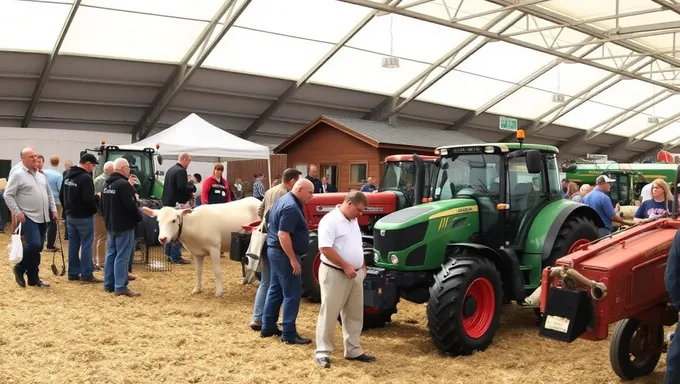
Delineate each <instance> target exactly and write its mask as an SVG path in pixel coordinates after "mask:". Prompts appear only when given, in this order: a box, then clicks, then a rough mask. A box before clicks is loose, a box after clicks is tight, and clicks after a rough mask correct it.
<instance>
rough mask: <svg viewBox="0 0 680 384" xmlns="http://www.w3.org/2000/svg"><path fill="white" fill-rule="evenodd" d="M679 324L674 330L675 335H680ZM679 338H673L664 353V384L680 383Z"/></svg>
mask: <svg viewBox="0 0 680 384" xmlns="http://www.w3.org/2000/svg"><path fill="white" fill-rule="evenodd" d="M678 330H680V324H679V325H677V326H676V328H675V335H676V336H677V335H680V332H678ZM678 343H680V338H677V337H674V338H673V341H671V345H670V346H669V347H668V352H666V378H665V379H664V383H665V384H676V383H680V344H678Z"/></svg>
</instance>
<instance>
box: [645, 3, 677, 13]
mask: <svg viewBox="0 0 680 384" xmlns="http://www.w3.org/2000/svg"><path fill="white" fill-rule="evenodd" d="M652 2H654V3H657V4H659V5H660V6H661V7H663V8H664V9H667V10H669V11H673V12H675V13H677V14H678V15H680V5H678V4H674V3H669V2H668V1H666V0H652Z"/></svg>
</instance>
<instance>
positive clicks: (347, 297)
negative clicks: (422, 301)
mask: <svg viewBox="0 0 680 384" xmlns="http://www.w3.org/2000/svg"><path fill="white" fill-rule="evenodd" d="M367 204H368V202H367V200H366V196H365V195H364V194H363V193H362V192H359V191H352V192H350V193H349V194H348V195H347V197H345V201H344V202H343V203H342V205H340V206H338V207H336V208H335V209H334V210H333V211H331V212H329V213H328V214H327V215H326V216H324V217H323V218H322V219H321V221H320V222H319V231H318V233H319V251H320V252H321V266H320V267H319V285H320V288H321V308H320V309H319V320H318V321H317V323H316V363H317V364H318V365H319V366H321V367H323V368H330V366H331V362H330V356H331V353H332V352H333V339H334V337H335V336H334V335H335V324H336V322H337V319H338V314H339V315H340V318H341V320H342V338H343V344H344V349H345V353H344V357H345V359H347V360H358V361H361V362H364V363H370V362H373V361H375V357H373V356H371V355H367V354H365V353H364V351H363V349H362V348H361V346H360V345H359V335H360V334H361V329H362V327H363V323H364V287H363V284H364V278H365V277H366V264H365V263H364V250H363V247H362V242H361V230H360V229H359V223H358V222H357V217H358V216H359V215H361V213H362V212H363V210H364V208H365V207H366V205H367Z"/></svg>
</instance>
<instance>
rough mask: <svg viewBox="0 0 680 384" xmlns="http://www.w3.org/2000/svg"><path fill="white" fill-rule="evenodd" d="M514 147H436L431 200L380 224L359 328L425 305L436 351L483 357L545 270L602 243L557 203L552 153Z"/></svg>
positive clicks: (587, 223) (596, 222)
mask: <svg viewBox="0 0 680 384" xmlns="http://www.w3.org/2000/svg"><path fill="white" fill-rule="evenodd" d="M517 136H518V143H496V144H478V145H459V146H446V147H440V148H438V149H437V150H436V154H437V155H439V173H438V176H437V179H436V182H435V183H434V184H433V191H432V192H433V193H432V194H431V196H432V197H433V201H432V202H430V203H425V204H420V205H417V206H413V207H409V208H405V209H402V210H400V211H397V212H394V213H392V214H390V215H387V216H385V217H383V218H382V219H380V220H379V221H377V222H376V224H375V226H374V232H373V241H374V243H373V251H374V261H375V264H374V266H370V267H369V269H368V273H367V276H366V279H365V280H364V306H365V309H364V329H368V328H373V327H381V326H384V325H385V324H386V323H387V322H389V321H391V316H392V314H394V313H396V311H397V304H398V302H399V300H400V299H404V300H407V301H411V302H414V303H420V304H422V303H427V319H428V324H427V326H428V329H429V333H430V336H431V337H432V340H433V342H434V344H435V345H436V346H437V348H439V349H440V350H441V351H443V352H445V353H449V354H453V355H460V354H470V353H472V352H473V351H475V350H485V349H486V348H487V347H488V346H489V345H490V344H491V342H492V340H493V337H494V334H495V333H496V330H497V328H498V326H499V319H500V314H501V310H502V308H503V305H504V304H507V303H510V302H511V301H515V302H517V303H518V304H519V305H523V306H526V307H528V308H532V309H534V310H535V312H537V313H538V314H539V315H540V312H539V311H538V310H537V309H536V308H535V307H536V306H528V305H526V303H525V298H527V297H528V296H529V295H530V294H531V293H532V292H534V290H536V288H538V287H539V286H540V284H541V271H542V270H543V268H544V267H546V266H548V265H552V264H553V263H554V262H555V260H557V259H558V258H560V257H562V256H564V255H566V254H568V253H570V252H571V251H572V250H573V249H575V248H576V247H578V246H580V245H583V244H585V243H588V242H590V241H592V240H595V239H597V238H599V237H600V236H599V228H600V227H602V226H603V223H602V220H601V219H600V217H599V216H598V214H597V213H596V212H595V211H594V210H593V209H591V208H589V207H588V206H586V205H583V204H580V203H575V202H572V201H568V200H565V199H562V198H561V193H562V192H561V187H560V176H559V168H558V165H557V160H556V155H557V153H558V150H557V148H555V147H552V146H547V145H535V144H523V141H524V132H523V131H518V135H517Z"/></svg>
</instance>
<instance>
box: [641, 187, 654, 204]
mask: <svg viewBox="0 0 680 384" xmlns="http://www.w3.org/2000/svg"><path fill="white" fill-rule="evenodd" d="M651 199H652V183H648V184H646V185H645V186H644V187H642V191H640V204H642V203H643V202H645V201H647V200H651Z"/></svg>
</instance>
